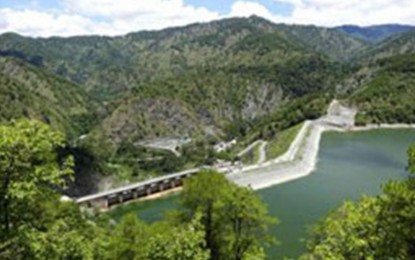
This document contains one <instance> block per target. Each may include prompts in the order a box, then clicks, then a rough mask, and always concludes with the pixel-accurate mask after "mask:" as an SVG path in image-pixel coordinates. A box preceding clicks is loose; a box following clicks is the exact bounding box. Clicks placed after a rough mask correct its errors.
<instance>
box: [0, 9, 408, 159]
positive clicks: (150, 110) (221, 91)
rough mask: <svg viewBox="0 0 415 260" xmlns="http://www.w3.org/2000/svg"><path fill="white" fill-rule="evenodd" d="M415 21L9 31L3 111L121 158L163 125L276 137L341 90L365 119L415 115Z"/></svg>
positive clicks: (175, 132) (0, 68)
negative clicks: (74, 33) (32, 34)
mask: <svg viewBox="0 0 415 260" xmlns="http://www.w3.org/2000/svg"><path fill="white" fill-rule="evenodd" d="M413 29H414V27H412V26H405V25H382V26H372V27H356V26H349V25H347V26H341V27H337V28H323V27H316V26H301V25H285V24H274V23H271V22H269V21H267V20H265V19H263V18H260V17H256V16H252V17H250V18H231V19H225V20H219V21H214V22H210V23H206V24H192V25H188V26H185V27H179V28H168V29H164V30H161V31H143V32H136V33H130V34H128V35H125V36H122V37H100V36H85V37H83V36H82V37H81V36H80V37H70V38H59V37H52V38H29V37H23V36H20V35H17V34H14V33H7V34H3V35H1V36H0V56H2V58H1V59H0V82H1V92H0V100H3V102H2V110H1V111H0V116H1V120H9V119H11V118H17V117H22V116H25V117H31V118H37V119H40V120H42V121H45V122H48V123H50V124H51V125H52V126H53V127H55V128H57V129H60V130H62V131H65V132H66V133H67V134H68V135H69V136H70V137H71V138H76V137H77V136H79V135H81V134H86V133H89V136H88V138H89V139H90V142H91V143H92V144H94V145H95V146H101V147H106V151H105V155H102V156H105V157H111V158H113V157H117V156H122V155H123V154H124V155H125V152H126V151H125V149H124V150H122V149H121V147H123V146H125V144H126V143H127V144H132V143H136V142H137V141H140V140H146V139H152V138H156V137H169V136H190V137H192V138H194V139H195V140H206V139H213V140H219V139H226V138H233V137H236V136H239V137H240V138H242V139H243V138H247V136H249V138H255V137H258V136H262V137H263V138H272V137H273V136H274V135H276V134H277V133H278V132H279V131H281V130H283V129H285V128H287V127H290V126H292V125H295V124H297V123H299V122H301V121H302V120H304V119H310V118H315V117H318V116H319V115H320V114H321V113H323V111H324V110H325V106H326V104H327V103H328V102H329V101H330V100H331V99H332V98H334V97H337V98H342V99H345V100H347V101H348V102H351V103H354V104H356V105H357V106H358V107H360V108H361V112H360V114H359V116H358V119H359V123H370V122H376V123H378V122H392V121H393V122H395V121H396V122H415V111H414V109H413V108H412V107H411V106H410V104H411V100H414V98H415V96H414V95H415V84H414V80H413V78H414V77H413V76H414V73H415V56H414V51H415V49H414V48H415V47H414V46H415V44H414V43H415V42H414V41H415V31H414V30H413ZM94 145H92V146H94ZM94 149H95V150H96V149H98V148H97V147H95V148H92V150H94ZM130 152H131V151H130Z"/></svg>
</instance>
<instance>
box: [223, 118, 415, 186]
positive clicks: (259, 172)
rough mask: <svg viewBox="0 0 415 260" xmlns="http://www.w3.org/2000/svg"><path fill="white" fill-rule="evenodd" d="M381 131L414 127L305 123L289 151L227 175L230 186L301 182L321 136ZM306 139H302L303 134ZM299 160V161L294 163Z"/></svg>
mask: <svg viewBox="0 0 415 260" xmlns="http://www.w3.org/2000/svg"><path fill="white" fill-rule="evenodd" d="M381 129H415V124H378V125H367V126H353V127H350V128H340V127H334V126H329V125H324V124H321V123H320V122H319V121H318V120H315V121H306V123H305V124H304V126H303V128H302V129H301V130H300V132H299V133H298V134H297V136H296V138H295V139H294V141H293V143H292V144H291V145H290V147H289V149H288V150H287V151H286V152H285V153H284V154H283V155H281V156H280V157H278V158H275V159H272V160H270V161H267V162H265V163H263V164H259V165H251V166H247V167H245V168H243V169H242V170H241V171H239V172H236V173H232V174H229V175H228V178H229V179H230V180H231V181H233V182H234V183H236V184H238V185H241V186H247V187H251V188H252V189H253V190H260V189H265V188H269V187H271V186H275V185H278V184H282V183H286V182H290V181H294V180H297V179H300V178H304V177H306V176H308V175H310V174H312V173H313V171H314V170H315V168H316V165H317V162H318V152H319V150H320V140H321V137H322V135H323V133H324V132H344V133H347V132H361V131H370V130H381ZM308 131H309V132H310V133H309V135H308V136H305V135H306V133H307V132H308ZM298 157H300V159H296V158H298Z"/></svg>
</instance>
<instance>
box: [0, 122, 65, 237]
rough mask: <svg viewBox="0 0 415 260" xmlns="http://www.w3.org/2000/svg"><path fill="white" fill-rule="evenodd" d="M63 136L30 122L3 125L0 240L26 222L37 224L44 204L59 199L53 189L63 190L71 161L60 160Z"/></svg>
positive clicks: (0, 157)
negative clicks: (64, 177)
mask: <svg viewBox="0 0 415 260" xmlns="http://www.w3.org/2000/svg"><path fill="white" fill-rule="evenodd" d="M64 141H65V139H64V136H63V135H61V134H59V133H57V132H54V131H52V130H51V129H50V128H49V127H48V126H47V125H45V124H43V123H40V122H37V121H29V120H19V121H13V122H11V123H9V124H5V125H0V181H1V184H0V239H5V238H7V237H9V236H10V235H12V233H13V232H15V231H17V230H18V228H19V226H20V225H21V224H23V223H25V224H27V223H33V224H34V225H36V224H37V222H38V216H39V214H41V213H42V212H41V211H40V210H41V209H42V207H41V206H40V205H39V204H40V202H41V201H45V200H49V199H50V198H51V197H56V196H57V193H56V192H55V191H54V190H53V189H52V188H51V187H56V188H58V187H60V188H63V187H64V184H65V182H64V179H63V176H68V175H69V176H70V175H71V174H72V170H71V167H72V160H71V158H67V159H65V160H63V161H59V160H58V154H57V149H58V148H59V147H62V146H63V145H64Z"/></svg>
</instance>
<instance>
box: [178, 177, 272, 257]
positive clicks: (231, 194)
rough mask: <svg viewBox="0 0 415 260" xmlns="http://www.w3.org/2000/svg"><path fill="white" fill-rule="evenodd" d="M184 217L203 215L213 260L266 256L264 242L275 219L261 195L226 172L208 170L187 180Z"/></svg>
mask: <svg viewBox="0 0 415 260" xmlns="http://www.w3.org/2000/svg"><path fill="white" fill-rule="evenodd" d="M181 203H182V205H183V207H184V209H185V216H184V220H185V221H189V220H190V219H193V218H194V217H195V216H197V215H198V214H200V216H201V218H200V221H201V224H202V226H203V228H204V231H205V241H206V248H207V249H208V250H209V251H210V258H211V259H246V258H247V257H248V256H250V257H252V258H254V259H261V258H263V257H264V255H263V250H262V246H261V245H262V243H263V242H264V241H265V240H267V238H268V236H267V228H268V226H269V225H270V224H272V223H274V220H273V219H272V218H270V217H269V216H268V215H267V210H266V207H265V205H264V204H263V202H262V201H261V200H260V199H259V198H258V196H257V195H256V194H255V193H254V192H253V191H252V190H250V189H248V188H241V187H238V186H236V185H235V184H233V183H230V182H229V181H228V180H227V179H226V177H225V176H224V175H223V174H220V173H217V172H214V171H205V172H202V173H199V174H198V175H197V176H194V177H192V178H190V179H188V180H187V181H186V182H185V183H184V188H183V192H182V202H181Z"/></svg>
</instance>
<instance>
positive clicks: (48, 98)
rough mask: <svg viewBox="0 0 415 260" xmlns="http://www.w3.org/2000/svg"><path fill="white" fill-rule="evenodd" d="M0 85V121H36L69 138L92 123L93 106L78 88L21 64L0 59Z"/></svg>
mask: <svg viewBox="0 0 415 260" xmlns="http://www.w3.org/2000/svg"><path fill="white" fill-rule="evenodd" d="M0 86H1V88H0V104H1V105H0V121H3V122H4V121H8V120H11V119H18V118H22V117H26V118H33V119H38V120H41V121H44V122H46V123H48V124H49V125H51V126H52V127H53V128H54V129H57V130H60V131H61V132H64V133H66V134H68V135H70V137H74V136H76V135H78V134H80V133H85V131H88V130H89V129H90V127H91V125H90V124H92V123H93V121H90V116H88V115H89V114H90V113H91V111H90V110H93V109H92V108H93V107H94V106H95V104H94V103H93V102H91V101H90V99H89V98H88V96H87V95H86V93H85V92H84V91H83V89H82V88H81V87H79V86H76V85H74V84H73V83H70V82H68V81H65V80H62V79H60V78H58V77H56V76H53V75H52V74H50V73H47V72H45V71H43V70H41V69H39V68H36V67H33V66H30V65H28V64H25V63H24V62H22V61H19V60H16V59H11V58H2V57H0ZM74 120H75V121H74ZM87 121H89V122H88V123H87Z"/></svg>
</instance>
